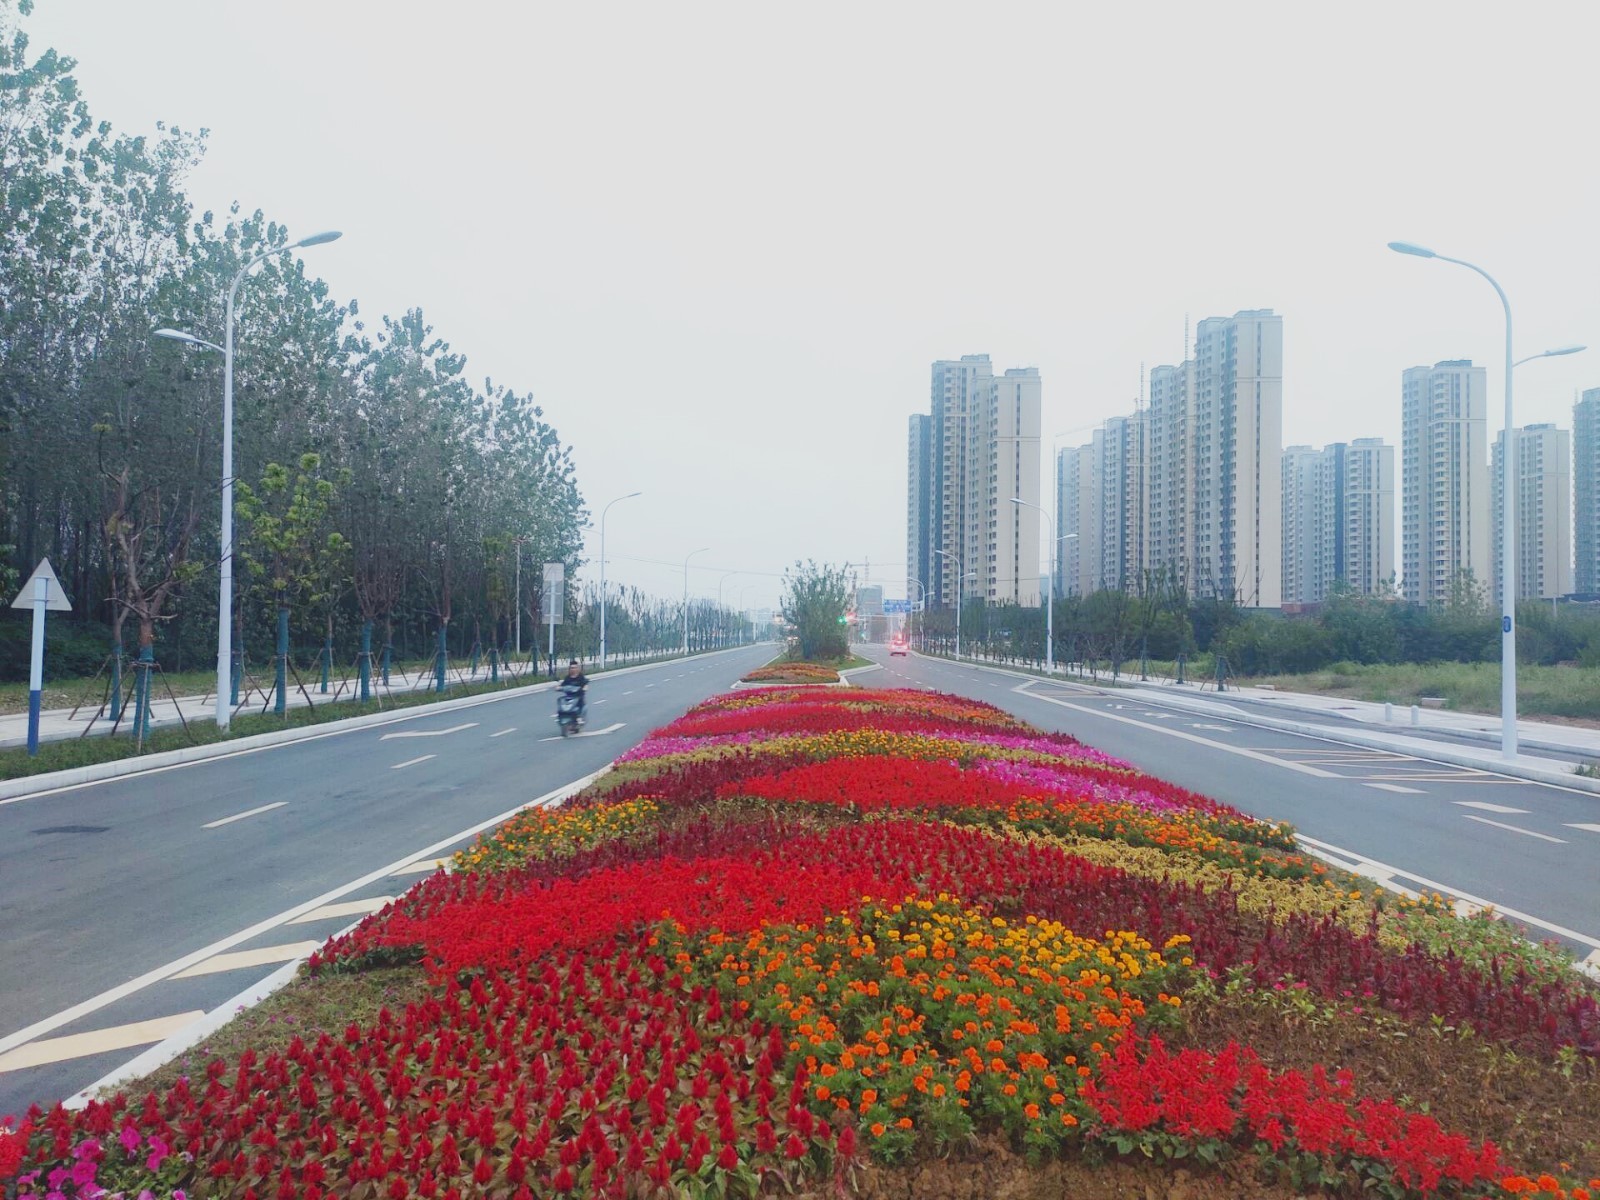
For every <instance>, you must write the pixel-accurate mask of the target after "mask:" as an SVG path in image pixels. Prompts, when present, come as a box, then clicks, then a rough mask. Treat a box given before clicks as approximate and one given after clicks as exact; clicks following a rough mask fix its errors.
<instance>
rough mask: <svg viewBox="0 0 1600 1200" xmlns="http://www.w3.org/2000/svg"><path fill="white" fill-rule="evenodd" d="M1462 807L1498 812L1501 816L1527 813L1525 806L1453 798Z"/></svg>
mask: <svg viewBox="0 0 1600 1200" xmlns="http://www.w3.org/2000/svg"><path fill="white" fill-rule="evenodd" d="M1452 803H1454V804H1459V805H1460V806H1461V807H1462V808H1481V809H1483V811H1484V812H1492V813H1499V814H1500V815H1501V816H1513V815H1518V814H1520V815H1524V816H1525V815H1527V812H1528V810H1527V809H1525V808H1512V807H1510V806H1509V805H1506V804H1490V803H1489V802H1488V801H1487V800H1455V801H1452Z"/></svg>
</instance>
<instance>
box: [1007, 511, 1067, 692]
mask: <svg viewBox="0 0 1600 1200" xmlns="http://www.w3.org/2000/svg"><path fill="white" fill-rule="evenodd" d="M1011 503H1013V504H1018V505H1021V506H1022V507H1023V508H1031V509H1033V510H1034V511H1036V512H1037V513H1038V514H1039V515H1040V516H1041V517H1043V518H1044V519H1045V520H1046V521H1049V522H1050V555H1049V558H1050V562H1049V564H1048V565H1049V568H1050V571H1049V574H1048V575H1047V576H1046V577H1045V581H1044V673H1045V674H1046V675H1054V674H1055V673H1056V614H1055V605H1054V604H1052V603H1050V601H1051V600H1052V599H1053V598H1054V597H1053V596H1052V595H1051V586H1052V585H1053V584H1054V583H1055V578H1056V519H1055V518H1054V517H1052V516H1051V515H1050V514H1049V513H1047V512H1046V511H1045V510H1044V508H1043V507H1042V506H1041V505H1038V504H1034V503H1033V502H1032V501H1029V500H1024V499H1022V498H1021V497H1020V496H1013V497H1011Z"/></svg>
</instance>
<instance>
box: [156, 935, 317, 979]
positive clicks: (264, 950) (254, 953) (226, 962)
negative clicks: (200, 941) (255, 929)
mask: <svg viewBox="0 0 1600 1200" xmlns="http://www.w3.org/2000/svg"><path fill="white" fill-rule="evenodd" d="M320 945H322V943H321V942H286V943H284V944H283V945H281V946H257V947H256V948H255V949H254V950H234V951H232V952H231V953H228V954H217V955H213V956H212V957H211V958H208V959H206V960H205V962H197V963H195V965H194V966H192V967H189V968H188V969H186V970H183V971H179V972H178V973H177V974H176V975H174V976H172V978H173V979H193V978H194V977H195V976H197V975H219V974H221V973H222V972H223V971H237V970H239V969H240V968H241V967H259V966H263V965H265V964H266V963H286V962H293V961H294V960H295V959H297V958H305V957H307V956H308V955H309V954H310V953H311V952H312V951H313V950H315V949H316V948H317V947H318V946H320Z"/></svg>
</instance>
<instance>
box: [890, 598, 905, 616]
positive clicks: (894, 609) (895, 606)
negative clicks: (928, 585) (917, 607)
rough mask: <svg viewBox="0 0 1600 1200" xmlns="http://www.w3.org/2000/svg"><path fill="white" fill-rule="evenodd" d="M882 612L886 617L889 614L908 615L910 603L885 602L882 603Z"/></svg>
mask: <svg viewBox="0 0 1600 1200" xmlns="http://www.w3.org/2000/svg"><path fill="white" fill-rule="evenodd" d="M883 611H884V615H886V616H887V615H889V614H890V613H902V614H903V613H909V612H910V611H911V601H909V600H885V601H884V602H883Z"/></svg>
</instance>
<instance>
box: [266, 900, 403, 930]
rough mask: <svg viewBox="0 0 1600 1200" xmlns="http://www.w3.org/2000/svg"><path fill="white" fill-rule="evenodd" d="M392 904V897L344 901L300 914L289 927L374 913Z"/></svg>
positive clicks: (290, 922)
mask: <svg viewBox="0 0 1600 1200" xmlns="http://www.w3.org/2000/svg"><path fill="white" fill-rule="evenodd" d="M393 902H394V897H393V896H368V897H367V898H366V899H365V900H344V901H341V902H340V903H338V904H324V905H323V906H322V907H321V908H313V909H312V910H311V911H310V912H308V913H301V914H300V915H299V916H298V917H295V918H294V920H292V921H289V922H287V924H289V925H309V924H310V923H311V922H312V921H326V920H328V919H329V918H330V917H353V916H356V915H357V914H366V913H375V912H377V911H378V910H379V909H380V908H382V907H383V906H384V905H385V904H391V903H393Z"/></svg>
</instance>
